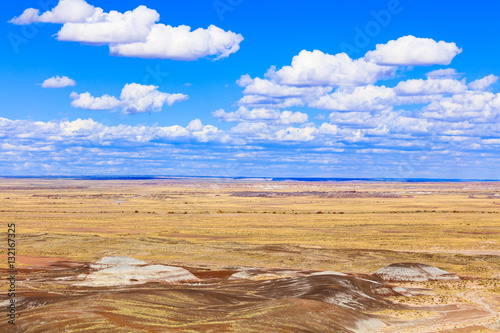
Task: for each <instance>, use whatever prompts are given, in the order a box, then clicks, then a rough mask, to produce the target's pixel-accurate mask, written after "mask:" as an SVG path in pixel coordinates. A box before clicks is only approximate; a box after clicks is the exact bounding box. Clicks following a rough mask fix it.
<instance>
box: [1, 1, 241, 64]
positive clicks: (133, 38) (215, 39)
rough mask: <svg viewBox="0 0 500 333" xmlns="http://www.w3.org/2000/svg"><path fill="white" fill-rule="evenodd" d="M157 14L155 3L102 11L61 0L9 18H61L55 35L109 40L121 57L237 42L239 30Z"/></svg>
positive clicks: (168, 55)
mask: <svg viewBox="0 0 500 333" xmlns="http://www.w3.org/2000/svg"><path fill="white" fill-rule="evenodd" d="M159 19H160V15H159V14H158V12H157V11H156V10H154V9H150V8H148V7H146V6H139V7H137V8H136V9H134V10H132V11H126V12H124V13H120V12H118V11H114V10H112V11H110V12H109V13H105V12H104V11H103V9H102V8H99V7H94V6H92V5H89V4H88V3H87V2H85V1H84V0H60V1H59V3H58V5H57V6H56V7H55V8H53V9H52V10H51V11H47V12H45V13H43V14H42V15H39V10H38V9H34V8H28V9H26V10H25V11H24V12H23V14H22V15H20V16H19V17H14V18H13V19H12V20H10V21H9V22H10V23H13V24H19V25H21V24H31V23H34V22H49V23H62V24H63V26H62V27H61V29H60V30H59V32H58V33H57V34H56V36H57V39H58V40H60V41H70V42H79V43H82V44H89V45H106V44H107V45H108V46H109V48H110V54H111V55H114V56H122V57H136V58H154V59H172V60H185V61H192V60H197V59H200V58H205V57H210V58H212V59H213V60H218V59H221V58H226V57H228V56H229V55H230V54H232V53H235V52H236V51H238V50H239V48H240V43H241V41H243V36H242V35H241V34H237V33H234V32H232V31H225V30H223V29H221V28H218V27H216V26H215V25H210V26H209V27H208V28H206V29H203V28H198V29H195V30H193V31H191V27H189V26H187V25H180V26H178V27H172V26H170V25H165V24H157V22H158V21H159Z"/></svg>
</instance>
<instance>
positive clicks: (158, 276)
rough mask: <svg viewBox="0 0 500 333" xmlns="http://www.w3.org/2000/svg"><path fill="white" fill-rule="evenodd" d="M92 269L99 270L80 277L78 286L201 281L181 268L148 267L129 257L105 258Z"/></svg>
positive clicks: (144, 263) (145, 263)
mask: <svg viewBox="0 0 500 333" xmlns="http://www.w3.org/2000/svg"><path fill="white" fill-rule="evenodd" d="M90 267H91V268H93V269H97V270H95V271H93V272H91V273H90V274H82V275H79V276H78V278H79V279H80V280H81V282H79V283H77V284H76V285H78V286H88V287H110V286H126V285H134V284H143V283H147V282H161V283H178V282H188V281H198V280H199V279H198V278H197V277H196V276H194V275H193V274H191V272H189V271H188V270H186V269H184V268H181V267H173V266H165V265H148V264H147V262H144V261H141V260H137V259H134V258H129V257H105V258H103V259H102V260H100V261H98V262H96V263H95V264H92V265H90Z"/></svg>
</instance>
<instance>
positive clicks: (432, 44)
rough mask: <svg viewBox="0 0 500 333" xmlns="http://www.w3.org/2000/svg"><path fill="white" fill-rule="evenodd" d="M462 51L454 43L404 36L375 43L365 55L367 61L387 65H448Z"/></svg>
mask: <svg viewBox="0 0 500 333" xmlns="http://www.w3.org/2000/svg"><path fill="white" fill-rule="evenodd" d="M461 52H462V49H461V48H458V47H457V45H456V44H455V43H446V42H444V41H439V42H436V41H435V40H433V39H430V38H417V37H415V36H411V35H410V36H404V37H400V38H398V39H397V40H391V41H389V42H388V43H387V44H377V46H376V49H375V50H374V51H368V52H367V53H366V55H365V59H366V60H367V61H370V62H373V63H376V64H379V65H389V66H415V65H420V66H429V65H434V64H438V65H449V64H450V63H451V60H452V59H453V58H454V57H455V56H456V55H457V54H459V53H461Z"/></svg>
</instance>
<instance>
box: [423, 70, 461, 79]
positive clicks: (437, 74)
mask: <svg viewBox="0 0 500 333" xmlns="http://www.w3.org/2000/svg"><path fill="white" fill-rule="evenodd" d="M425 76H427V77H428V78H429V79H454V78H457V77H460V76H462V74H461V73H458V72H457V70H456V69H454V68H444V69H436V70H433V71H430V72H428V73H426V74H425Z"/></svg>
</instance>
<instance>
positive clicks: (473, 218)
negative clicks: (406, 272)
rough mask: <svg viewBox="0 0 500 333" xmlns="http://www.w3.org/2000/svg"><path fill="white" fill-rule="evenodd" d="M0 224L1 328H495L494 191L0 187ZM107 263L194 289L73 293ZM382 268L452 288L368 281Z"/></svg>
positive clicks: (19, 183)
mask: <svg viewBox="0 0 500 333" xmlns="http://www.w3.org/2000/svg"><path fill="white" fill-rule="evenodd" d="M0 217H1V220H2V223H3V226H2V228H4V231H3V232H4V235H6V233H7V224H9V223H15V225H16V267H17V271H18V272H17V276H16V291H17V292H16V302H17V308H16V315H17V317H16V321H15V322H16V325H15V326H14V325H11V324H9V323H8V317H7V316H6V314H7V310H6V309H7V308H6V306H7V305H8V301H9V298H8V297H7V291H8V288H9V284H8V281H7V279H6V277H8V275H9V274H8V272H7V241H6V240H5V241H4V246H3V247H2V248H3V249H4V250H3V251H4V253H2V262H1V272H2V281H3V282H2V283H1V290H0V291H1V293H2V299H0V303H1V304H2V311H3V312H2V313H3V314H2V316H1V320H0V331H2V332H498V331H500V322H499V321H500V315H499V310H500V183H499V182H443V183H397V182H292V181H287V182H284V181H283V182H276V181H274V182H273V181H268V180H265V179H253V180H248V179H244V180H224V179H152V180H77V179H0ZM115 256H124V257H132V258H136V259H140V260H142V261H144V262H147V263H148V264H152V265H153V264H158V265H167V266H177V267H182V268H185V269H186V270H188V271H189V272H191V273H192V274H193V275H194V276H196V278H197V279H198V280H197V281H195V282H193V281H190V282H189V281H188V282H178V283H167V282H165V281H164V282H161V281H149V282H147V283H138V282H137V280H136V279H131V280H130V281H131V284H128V285H118V286H90V285H83V284H82V283H81V280H82V276H87V275H88V274H91V273H92V272H93V269H92V266H90V264H91V263H94V262H97V261H99V260H100V259H102V258H104V257H115ZM394 263H421V264H426V265H431V266H435V267H438V268H440V269H442V270H445V271H447V272H450V273H454V274H456V275H458V276H459V277H460V279H455V280H438V281H422V282H411V281H410V282H387V281H382V280H381V279H380V278H377V276H375V275H373V273H374V272H375V271H377V270H378V269H380V268H383V267H385V266H388V265H390V264H394ZM323 271H335V272H341V273H344V274H345V275H338V274H337V273H333V274H327V273H325V274H322V275H317V274H314V273H317V272H323ZM234 274H236V275H234ZM398 287H402V288H398ZM403 288H405V289H403Z"/></svg>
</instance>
